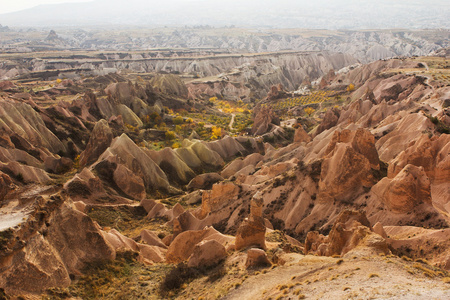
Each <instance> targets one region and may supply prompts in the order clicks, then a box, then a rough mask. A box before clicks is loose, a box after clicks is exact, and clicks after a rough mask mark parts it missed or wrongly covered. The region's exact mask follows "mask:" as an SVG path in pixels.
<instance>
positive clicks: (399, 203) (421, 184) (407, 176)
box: [383, 165, 431, 213]
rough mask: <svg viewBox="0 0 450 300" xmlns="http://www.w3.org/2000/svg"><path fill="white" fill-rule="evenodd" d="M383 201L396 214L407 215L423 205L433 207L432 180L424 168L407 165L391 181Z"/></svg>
mask: <svg viewBox="0 0 450 300" xmlns="http://www.w3.org/2000/svg"><path fill="white" fill-rule="evenodd" d="M384 180H390V179H387V178H386V179H384ZM383 201H384V202H385V203H386V205H387V206H388V207H389V209H390V210H391V211H393V212H396V213H407V212H409V211H412V210H413V209H414V208H415V207H416V206H417V205H420V204H422V203H427V204H430V205H431V187H430V179H429V178H428V176H427V174H426V173H425V171H424V169H423V167H416V166H413V165H406V166H405V167H404V168H403V170H402V171H401V172H400V173H398V174H397V176H395V177H394V178H393V179H392V180H390V182H389V184H388V185H387V187H386V190H385V192H384V194H383Z"/></svg>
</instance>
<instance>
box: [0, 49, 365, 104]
mask: <svg viewBox="0 0 450 300" xmlns="http://www.w3.org/2000/svg"><path fill="white" fill-rule="evenodd" d="M163 54H164V55H170V56H169V57H167V58H166V57H164V55H163ZM171 56H172V57H171ZM173 56H178V57H173ZM355 63H357V60H356V59H355V58H353V57H351V56H350V55H346V54H340V53H331V52H315V51H310V52H290V51H286V52H277V53H270V54H245V55H243V54H242V55H241V54H220V53H219V54H218V55H216V54H211V53H210V54H209V55H201V56H199V55H198V54H197V55H196V56H192V53H189V52H187V53H185V52H183V51H180V52H179V54H177V53H176V52H173V51H167V52H159V51H149V52H136V53H133V54H129V55H123V54H120V53H109V54H102V53H98V54H96V55H95V54H88V55H86V56H80V55H69V56H67V54H66V53H64V52H61V53H60V56H57V55H55V53H51V54H47V55H43V56H42V57H41V58H31V57H29V56H28V55H26V54H23V55H18V56H16V57H13V58H11V56H8V57H7V60H5V61H4V62H3V63H2V65H1V66H0V78H2V79H12V78H19V80H21V81H23V82H26V81H32V80H36V79H37V80H39V79H44V80H55V79H57V78H69V79H72V80H80V79H81V78H82V77H83V76H98V75H105V74H110V73H114V72H117V71H122V72H123V73H131V72H132V73H135V74H138V75H139V76H146V75H147V76H148V74H149V73H155V72H156V73H160V72H165V73H172V74H178V75H181V76H183V77H184V80H185V81H186V82H187V83H188V84H187V88H188V90H189V98H191V99H196V98H202V97H203V98H204V97H207V98H209V97H213V96H216V95H221V97H223V98H226V99H232V100H239V99H247V101H250V100H251V99H253V100H254V99H260V98H263V97H264V96H265V95H266V94H267V92H268V91H269V89H270V87H271V86H272V85H277V84H282V85H284V86H285V87H286V88H287V89H289V90H296V89H297V88H298V87H299V86H300V84H301V83H302V81H303V80H304V79H308V80H314V79H317V78H319V77H320V76H322V75H323V74H325V73H327V72H328V71H329V70H330V69H333V70H339V69H341V68H343V67H346V66H349V65H353V64H355Z"/></svg>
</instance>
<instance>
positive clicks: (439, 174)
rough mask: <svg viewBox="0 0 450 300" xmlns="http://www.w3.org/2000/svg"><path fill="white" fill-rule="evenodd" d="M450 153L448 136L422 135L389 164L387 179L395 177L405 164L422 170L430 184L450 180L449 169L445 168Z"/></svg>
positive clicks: (449, 136) (449, 137) (449, 138)
mask: <svg viewBox="0 0 450 300" xmlns="http://www.w3.org/2000/svg"><path fill="white" fill-rule="evenodd" d="M449 152H450V135H448V134H442V135H440V136H439V137H436V136H435V137H432V138H431V139H430V137H429V136H428V134H423V135H422V136H421V137H420V138H419V139H418V140H417V141H416V142H414V143H413V144H412V145H411V146H410V147H408V148H407V149H405V150H404V151H403V152H401V153H400V154H399V155H398V156H397V157H396V158H395V159H394V160H393V161H391V162H390V164H389V169H388V177H389V178H393V177H395V176H396V175H397V174H398V173H399V172H400V171H401V170H402V169H403V168H404V167H405V166H406V165H407V164H412V165H415V166H418V167H419V166H420V167H423V168H424V171H425V172H426V173H427V175H428V177H429V178H430V179H431V181H432V182H436V183H438V184H439V183H443V182H448V181H449V180H450V168H449V166H448V165H447V166H445V164H446V163H445V162H444V161H445V160H448V158H449Z"/></svg>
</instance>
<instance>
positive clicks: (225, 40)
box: [0, 24, 450, 63]
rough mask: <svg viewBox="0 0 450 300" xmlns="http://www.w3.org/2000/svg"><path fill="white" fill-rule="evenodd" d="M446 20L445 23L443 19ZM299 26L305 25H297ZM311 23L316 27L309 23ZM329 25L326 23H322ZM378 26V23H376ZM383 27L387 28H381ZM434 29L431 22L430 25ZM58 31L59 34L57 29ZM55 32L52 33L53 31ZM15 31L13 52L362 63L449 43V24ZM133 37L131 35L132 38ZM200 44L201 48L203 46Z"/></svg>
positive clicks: (3, 42)
mask: <svg viewBox="0 0 450 300" xmlns="http://www.w3.org/2000/svg"><path fill="white" fill-rule="evenodd" d="M441 25H442V24H441ZM295 27H296V28H298V27H299V24H296V26H295ZM305 28H311V27H308V26H305ZM321 28H324V27H321ZM371 28H374V27H371ZM377 28H382V27H377ZM427 28H429V27H427ZM52 32H53V33H52ZM50 33H52V34H50ZM50 33H49V31H48V30H47V29H40V28H38V29H34V30H28V31H23V30H14V31H13V30H11V29H9V30H8V31H6V30H5V31H4V32H2V30H1V29H0V37H1V39H0V46H1V47H2V48H3V49H5V50H6V51H8V52H11V53H15V52H29V51H55V50H64V49H72V50H77V51H78V50H80V49H84V50H91V51H92V50H98V51H123V52H125V53H122V54H119V55H124V56H126V55H127V54H126V52H129V51H130V49H132V50H135V51H136V50H141V51H142V50H148V49H164V48H173V49H177V51H175V52H177V55H182V54H180V53H182V52H183V51H186V52H190V53H195V52H197V51H213V52H225V53H227V52H228V53H230V52H231V53H246V52H250V53H265V52H277V51H286V50H290V51H329V52H340V53H346V54H349V55H351V56H353V57H355V58H356V59H358V60H359V61H360V62H362V63H367V62H372V61H374V60H378V59H384V58H391V57H395V56H413V55H419V56H420V55H428V54H430V53H432V52H434V51H437V50H439V49H441V48H446V47H449V46H450V45H449V38H450V33H449V30H448V29H435V30H360V31H358V30H312V29H264V30H262V29H260V30H250V29H245V28H234V27H233V28H228V27H223V28H211V27H209V26H194V27H184V28H156V29H153V28H140V27H138V28H131V29H124V28H116V29H113V30H111V29H110V27H107V28H86V29H67V28H64V27H63V28H55V31H50ZM126 37H129V38H126ZM197 49H199V50H197Z"/></svg>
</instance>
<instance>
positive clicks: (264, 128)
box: [252, 106, 277, 135]
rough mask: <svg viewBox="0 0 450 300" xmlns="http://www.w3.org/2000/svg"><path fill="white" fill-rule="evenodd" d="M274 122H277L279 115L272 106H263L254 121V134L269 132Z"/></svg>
mask: <svg viewBox="0 0 450 300" xmlns="http://www.w3.org/2000/svg"><path fill="white" fill-rule="evenodd" d="M272 123H277V117H276V116H275V114H274V112H273V110H272V108H271V107H269V106H265V107H261V108H260V109H259V111H258V112H257V113H256V116H255V120H254V122H253V127H252V135H262V134H264V133H266V132H269V131H270V129H271V124H272Z"/></svg>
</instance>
